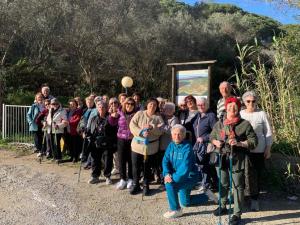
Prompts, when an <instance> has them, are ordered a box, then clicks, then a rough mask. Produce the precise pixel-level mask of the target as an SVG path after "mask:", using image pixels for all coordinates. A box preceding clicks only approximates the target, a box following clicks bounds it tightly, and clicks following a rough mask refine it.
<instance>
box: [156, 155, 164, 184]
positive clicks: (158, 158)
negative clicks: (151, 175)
mask: <svg viewBox="0 0 300 225" xmlns="http://www.w3.org/2000/svg"><path fill="white" fill-rule="evenodd" d="M164 155H165V151H164V150H159V151H158V152H157V153H156V154H155V158H156V159H155V162H154V164H155V168H154V170H155V173H156V175H157V176H158V177H159V182H160V184H164V177H163V175H162V172H163V168H162V161H163V158H164Z"/></svg>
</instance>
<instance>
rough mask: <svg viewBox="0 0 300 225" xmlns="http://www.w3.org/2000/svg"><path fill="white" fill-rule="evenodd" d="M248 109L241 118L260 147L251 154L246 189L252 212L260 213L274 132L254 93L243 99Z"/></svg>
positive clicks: (243, 111)
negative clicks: (262, 181)
mask: <svg viewBox="0 0 300 225" xmlns="http://www.w3.org/2000/svg"><path fill="white" fill-rule="evenodd" d="M242 99H243V102H244V104H245V106H246V109H244V110H242V111H241V113H240V114H241V117H242V118H243V119H245V120H248V121H249V122H250V123H251V125H252V127H253V129H254V131H255V133H256V135H257V138H258V145H257V147H256V148H255V149H253V150H251V151H250V154H249V160H250V163H249V166H250V168H249V170H248V171H249V173H246V187H247V188H248V189H249V190H248V191H249V193H247V194H250V196H251V210H253V211H259V204H258V196H259V191H260V185H259V184H260V178H261V174H262V171H263V169H264V160H265V159H268V158H270V156H271V145H272V130H271V126H270V123H269V121H268V118H267V114H266V113H265V112H264V111H263V110H261V109H258V108H257V96H256V94H255V92H253V91H247V92H246V93H245V94H244V95H243V97H242Z"/></svg>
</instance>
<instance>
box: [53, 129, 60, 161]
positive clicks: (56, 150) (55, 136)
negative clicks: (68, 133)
mask: <svg viewBox="0 0 300 225" xmlns="http://www.w3.org/2000/svg"><path fill="white" fill-rule="evenodd" d="M54 145H55V155H56V157H58V149H57V135H56V128H54ZM57 165H59V159H57Z"/></svg>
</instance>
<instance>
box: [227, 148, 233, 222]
mask: <svg viewBox="0 0 300 225" xmlns="http://www.w3.org/2000/svg"><path fill="white" fill-rule="evenodd" d="M232 148H233V147H232V145H231V146H230V155H229V211H228V221H229V222H228V223H229V224H230V218H231V202H232V199H231V196H232Z"/></svg>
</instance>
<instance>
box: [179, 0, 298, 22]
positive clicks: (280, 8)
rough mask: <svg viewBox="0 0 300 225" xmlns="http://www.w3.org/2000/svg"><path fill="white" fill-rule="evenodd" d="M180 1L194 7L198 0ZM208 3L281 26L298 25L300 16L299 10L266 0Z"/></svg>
mask: <svg viewBox="0 0 300 225" xmlns="http://www.w3.org/2000/svg"><path fill="white" fill-rule="evenodd" d="M181 1H182V2H185V3H187V4H191V5H194V4H195V3H196V2H198V1H199V0H181ZM209 2H214V3H221V4H232V5H236V6H238V7H240V8H242V9H243V10H244V11H247V12H251V13H255V14H258V15H263V16H268V17H271V18H273V19H275V20H277V21H279V22H281V23H282V24H300V19H298V20H297V19H296V18H295V17H296V16H297V15H298V16H299V15H300V9H295V8H291V7H288V6H286V5H279V4H274V3H270V2H268V1H267V0H213V1H209Z"/></svg>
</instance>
